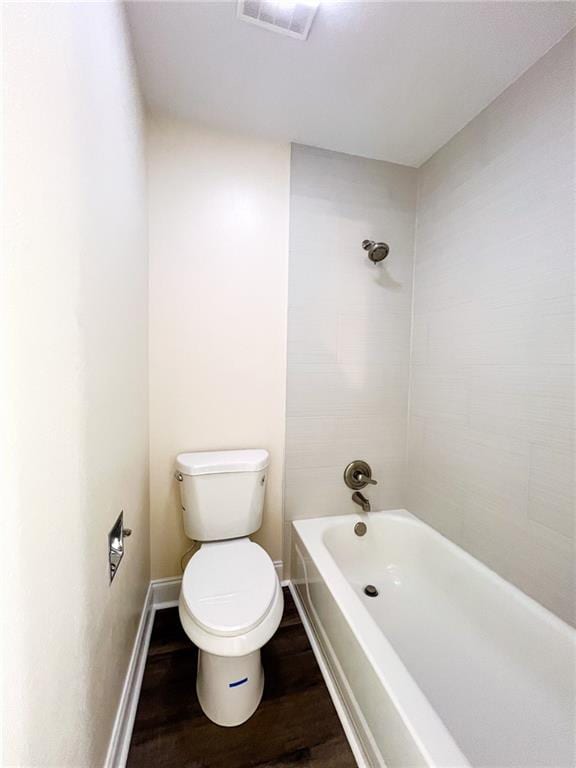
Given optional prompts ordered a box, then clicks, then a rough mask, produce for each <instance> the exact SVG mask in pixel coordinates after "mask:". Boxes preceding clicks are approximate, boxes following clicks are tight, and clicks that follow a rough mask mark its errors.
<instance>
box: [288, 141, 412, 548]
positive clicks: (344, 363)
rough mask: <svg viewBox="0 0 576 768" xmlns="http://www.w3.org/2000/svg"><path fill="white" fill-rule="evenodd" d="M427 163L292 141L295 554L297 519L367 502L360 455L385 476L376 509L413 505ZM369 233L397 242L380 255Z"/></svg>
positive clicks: (374, 493)
mask: <svg viewBox="0 0 576 768" xmlns="http://www.w3.org/2000/svg"><path fill="white" fill-rule="evenodd" d="M416 174H417V172H416V170H415V169H413V168H408V167H406V166H400V165H392V164H391V163H384V162H380V161H377V160H367V159H365V158H361V157H354V156H352V155H344V154H340V153H336V152H329V151H327V150H321V149H314V148H312V147H305V146H301V145H293V147H292V164H291V194H290V274H289V322H288V389H287V435H286V500H285V517H286V529H285V537H284V538H285V552H286V553H288V552H289V546H290V522H291V521H292V520H296V519H299V518H305V517H316V516H320V515H336V514H343V513H346V512H350V513H352V512H358V510H359V508H358V507H357V506H356V505H355V504H354V503H353V502H352V501H351V500H350V497H351V494H352V491H350V489H348V488H347V487H346V485H345V484H344V481H343V479H342V473H343V470H344V467H345V466H346V465H347V464H348V463H349V462H350V461H352V460H353V459H360V458H361V459H365V460H366V461H368V462H369V463H370V465H371V467H372V470H373V475H374V477H375V478H376V479H377V480H378V485H377V486H372V487H371V488H369V489H367V490H366V491H365V494H366V496H368V497H369V498H370V501H371V502H372V505H373V508H374V509H382V508H391V507H398V506H402V502H403V490H404V473H403V469H404V459H405V446H406V419H407V402H408V369H409V357H410V313H411V301H412V270H413V235H414V223H415V206H416ZM365 239H373V240H384V241H386V242H387V243H389V245H390V256H389V257H388V259H387V260H386V261H385V262H383V263H382V264H381V265H380V266H378V267H376V266H375V265H374V264H372V262H370V261H369V259H368V256H367V254H366V252H365V251H364V250H363V249H362V241H363V240H365Z"/></svg>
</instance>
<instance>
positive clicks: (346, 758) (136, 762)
mask: <svg viewBox="0 0 576 768" xmlns="http://www.w3.org/2000/svg"><path fill="white" fill-rule="evenodd" d="M284 599H285V608H284V617H283V619H282V623H281V625H280V627H279V629H278V631H277V632H276V634H275V636H274V637H273V638H272V640H271V641H270V642H269V643H268V644H267V645H266V646H265V647H264V648H263V650H262V663H263V665H264V672H265V675H266V685H265V689H264V697H263V699H262V702H261V704H260V707H259V708H258V710H257V711H256V713H255V714H254V715H253V716H252V717H251V718H250V720H248V722H246V723H244V724H243V725H240V726H238V727H236V728H222V727H220V726H217V725H214V723H212V722H211V721H210V720H208V718H207V717H206V716H205V715H204V713H203V712H202V710H201V709H200V705H199V704H198V699H197V697H196V662H197V653H198V652H197V650H196V648H195V647H194V646H193V645H192V643H191V642H190V641H189V640H188V638H187V637H186V635H185V634H184V630H183V629H182V627H181V625H180V620H179V618H178V610H177V609H176V608H169V609H166V610H162V611H159V612H158V613H157V614H156V617H155V620H154V627H153V630H152V638H151V642H150V649H149V652H148V658H147V660H146V669H145V672H144V680H143V683H142V691H141V693H140V701H139V703H138V711H137V713H136V721H135V724H134V731H133V734H132V742H131V745H130V752H129V755H128V763H127V765H128V768H148V766H150V768H249V767H251V766H258V767H259V768H278V767H279V766H282V767H283V768H289V766H299V767H300V768H304V767H306V768H308V766H309V767H310V768H354V767H355V766H356V762H355V760H354V757H353V755H352V752H351V751H350V747H349V745H348V742H347V741H346V737H345V735H344V731H343V730H342V726H341V725H340V721H339V719H338V716H337V714H336V711H335V709H334V706H333V704H332V700H331V699H330V695H329V693H328V690H327V688H326V685H325V684H324V680H323V678H322V674H321V672H320V669H319V668H318V664H317V663H316V659H315V658H314V654H313V653H312V649H311V648H310V644H309V642H308V638H307V637H306V633H305V631H304V627H303V626H302V623H301V622H300V618H299V616H298V612H297V610H296V606H295V605H294V602H293V600H292V597H291V595H290V593H289V591H288V590H287V589H285V590H284Z"/></svg>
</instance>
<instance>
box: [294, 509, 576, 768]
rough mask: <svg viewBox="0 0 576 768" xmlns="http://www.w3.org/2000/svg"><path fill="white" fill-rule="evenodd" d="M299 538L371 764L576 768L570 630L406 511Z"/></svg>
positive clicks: (320, 527)
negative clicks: (358, 528) (372, 589)
mask: <svg viewBox="0 0 576 768" xmlns="http://www.w3.org/2000/svg"><path fill="white" fill-rule="evenodd" d="M359 520H364V521H365V522H366V523H367V525H368V532H367V533H366V535H365V536H364V537H358V536H356V535H355V534H354V531H353V528H354V524H355V523H356V522H358V521H359ZM293 526H294V535H293V544H292V547H293V551H292V569H293V584H294V586H295V589H296V592H297V594H298V596H299V597H300V600H301V602H302V603H303V605H304V608H305V610H306V613H307V615H308V618H309V620H310V623H311V624H312V627H313V629H314V631H315V634H316V637H317V639H318V642H319V644H320V646H321V648H322V651H323V654H324V657H325V659H326V661H327V663H328V666H329V667H330V669H331V672H332V675H333V677H334V679H335V680H336V683H337V686H338V688H339V689H340V693H341V696H342V698H343V700H344V702H345V704H346V705H347V709H348V712H349V715H350V717H351V719H352V721H353V723H354V726H355V731H356V733H357V735H358V737H359V741H360V743H361V745H362V750H363V753H364V758H365V763H366V764H367V765H368V766H371V767H372V766H374V767H375V766H380V765H388V766H390V768H393V767H394V766H438V768H444V767H447V766H493V767H494V768H496V767H498V768H509V767H510V766H515V767H516V768H531V767H532V766H546V768H560V766H561V767H562V768H571V767H572V766H574V764H575V750H574V747H575V743H574V740H575V733H576V730H575V684H576V679H575V674H576V632H575V631H574V630H573V629H572V628H571V627H570V626H568V625H567V624H565V623H564V622H563V621H561V620H560V619H558V618H557V617H556V616H554V615H553V614H551V613H550V612H549V611H547V610H546V609H545V608H543V607H542V606H540V605H539V604H538V603H536V602H534V601H533V600H531V599H530V598H529V597H527V596H526V595H525V594H524V593H522V592H520V591H519V590H518V589H516V588H515V587H513V586H512V585H511V584H510V583H508V582H507V581H504V580H503V579H501V578H500V577H499V576H497V575H496V574H495V573H494V572H493V571H491V570H490V569H488V568H487V567H485V566H484V565H482V564H481V563H480V562H478V561H477V560H475V559H474V558H473V557H471V556H470V555H468V554H467V553H466V552H464V551H463V550H462V549H460V548H459V547H457V546H456V545H454V544H452V543H451V542H450V541H448V540H447V539H446V538H444V537H443V536H441V535H440V534H439V533H437V532H436V531H434V530H432V529H431V528H430V527H429V526H427V525H426V524H424V523H422V522H421V521H419V520H418V519H417V518H415V517H413V516H412V515H410V514H409V513H408V512H405V511H394V512H375V513H369V514H368V515H362V516H359V515H343V516H338V517H325V518H317V519H313V520H301V521H298V522H295V523H293ZM367 584H373V585H374V586H376V588H377V589H378V591H379V595H378V597H367V596H366V595H365V594H364V592H363V589H364V586H366V585H367Z"/></svg>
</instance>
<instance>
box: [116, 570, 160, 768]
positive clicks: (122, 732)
mask: <svg viewBox="0 0 576 768" xmlns="http://www.w3.org/2000/svg"><path fill="white" fill-rule="evenodd" d="M154 613H155V610H154V605H153V603H152V584H149V585H148V590H147V592H146V597H145V598H144V606H143V608H142V615H141V616H140V623H139V624H138V630H137V632H136V637H135V639H134V646H133V648H132V654H131V655H130V661H129V662H128V669H127V671H126V677H125V679H124V686H123V687H122V694H121V696H120V702H119V704H118V710H117V712H116V718H115V720H114V726H113V728H112V736H111V738H110V744H109V746H108V753H107V755H106V762H105V763H104V765H105V768H124V766H125V765H126V758H127V757H128V750H129V748H130V739H131V738H132V728H133V727H134V718H135V717H136V709H137V707H138V699H139V697H140V688H141V686H142V678H143V676H144V667H145V665H146V656H147V655H148V645H149V644H150V635H151V634H152V625H153V623H154Z"/></svg>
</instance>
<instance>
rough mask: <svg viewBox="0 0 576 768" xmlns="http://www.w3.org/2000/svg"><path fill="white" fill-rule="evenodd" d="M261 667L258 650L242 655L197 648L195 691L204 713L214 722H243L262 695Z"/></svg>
mask: <svg viewBox="0 0 576 768" xmlns="http://www.w3.org/2000/svg"><path fill="white" fill-rule="evenodd" d="M263 690H264V670H263V669H262V662H261V660H260V650H257V651H254V652H253V653H249V654H247V655H246V656H215V655H214V654H213V653H207V652H206V651H201V650H199V651H198V676H197V678H196V693H197V694H198V700H199V701H200V706H201V707H202V711H203V712H204V714H205V715H206V716H207V717H209V718H210V720H212V722H213V723H216V724H217V725H224V726H228V727H230V726H234V725H241V724H242V723H245V722H246V720H248V718H250V717H251V716H252V715H253V714H254V712H255V711H256V710H257V708H258V705H259V704H260V701H261V699H262V692H263Z"/></svg>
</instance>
